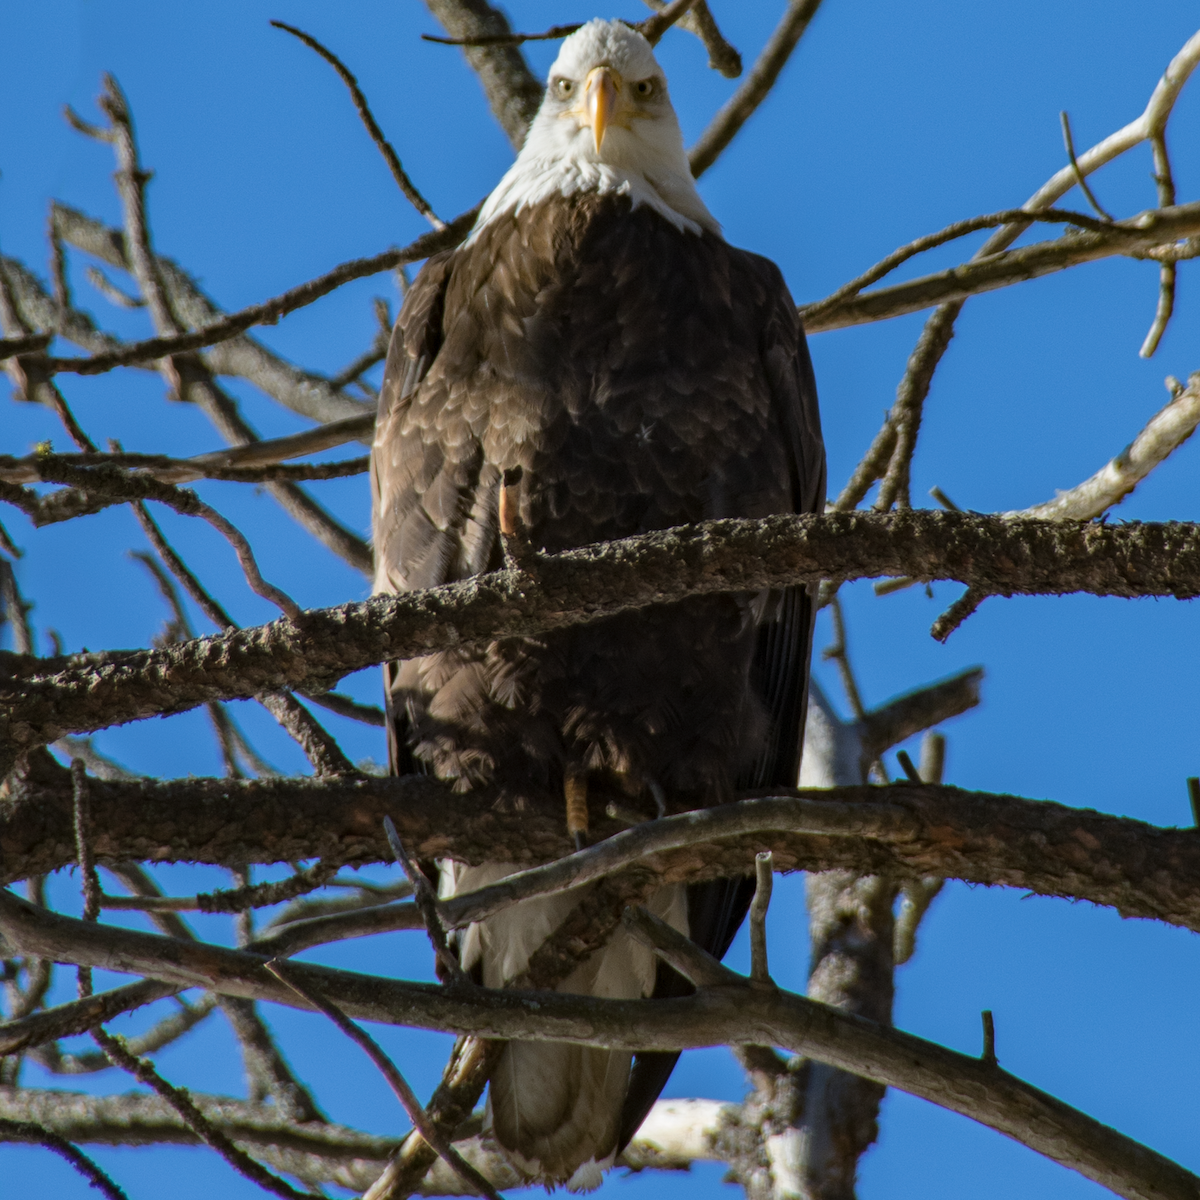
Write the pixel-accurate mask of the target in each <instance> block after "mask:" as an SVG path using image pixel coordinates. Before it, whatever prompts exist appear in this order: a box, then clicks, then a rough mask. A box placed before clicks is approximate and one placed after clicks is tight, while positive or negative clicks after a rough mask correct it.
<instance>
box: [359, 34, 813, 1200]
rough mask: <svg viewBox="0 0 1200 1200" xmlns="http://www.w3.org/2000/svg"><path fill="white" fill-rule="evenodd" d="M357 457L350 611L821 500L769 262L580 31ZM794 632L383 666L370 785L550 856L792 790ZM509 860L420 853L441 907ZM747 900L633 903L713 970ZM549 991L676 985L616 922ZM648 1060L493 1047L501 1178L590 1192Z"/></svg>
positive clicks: (486, 970) (804, 595) (800, 622)
mask: <svg viewBox="0 0 1200 1200" xmlns="http://www.w3.org/2000/svg"><path fill="white" fill-rule="evenodd" d="M371 462H372V467H371V469H372V490H373V510H374V518H373V526H374V529H373V532H374V542H375V557H376V575H375V590H376V591H377V592H390V593H395V592H402V591H408V590H411V589H416V588H426V587H434V586H436V585H439V584H444V583H447V582H450V581H452V580H459V579H464V578H467V577H469V576H472V575H476V574H479V573H481V572H485V571H491V570H495V569H497V568H500V567H501V566H502V565H503V561H504V558H503V544H502V539H501V526H502V525H503V524H511V525H513V526H516V525H518V524H519V525H523V527H524V529H525V530H526V531H527V533H528V536H529V537H530V538H531V539H532V541H533V544H534V545H535V546H537V547H539V548H540V549H542V550H544V551H547V552H550V553H553V552H556V551H561V550H566V549H569V548H572V547H577V546H583V545H587V544H590V543H594V542H604V541H608V540H611V539H614V538H623V537H628V536H630V535H633V534H638V533H642V532H645V531H647V530H654V529H665V528H669V527H671V526H676V525H684V524H688V523H691V522H696V521H704V520H708V519H710V518H718V517H765V516H767V515H769V514H772V513H792V512H817V511H820V510H821V508H822V507H823V505H824V492H825V460H824V450H823V445H822V441H821V430H820V422H819V418H818V414H817V402H816V388H815V384H814V382H813V376H812V368H811V365H810V362H809V358H808V351H807V349H806V347H805V341H804V334H803V331H802V330H801V327H800V323H799V320H798V318H797V315H796V308H795V305H794V303H793V302H792V298H791V296H790V295H789V293H788V289H787V287H786V285H785V284H784V281H783V278H782V276H781V274H780V272H779V270H778V268H777V267H776V266H775V265H774V264H773V263H771V262H769V261H768V260H766V259H764V258H761V257H759V256H758V255H756V254H751V253H749V252H747V251H745V250H738V249H735V248H734V247H732V246H730V245H729V244H728V243H727V242H726V241H725V239H724V238H723V237H722V235H721V229H720V226H719V225H718V224H717V222H716V220H714V218H713V217H712V215H711V214H710V213H709V211H708V209H707V208H706V207H705V205H704V202H703V201H702V200H701V198H700V195H699V193H698V192H697V190H696V186H695V183H694V182H693V179H692V175H691V172H690V170H689V168H688V160H687V156H686V154H685V152H684V147H683V138H682V135H681V133H680V129H679V123H678V120H677V119H676V116H675V112H674V109H673V108H672V106H671V101H670V98H669V95H668V92H667V81H666V78H665V76H664V74H663V71H662V69H661V67H660V66H659V65H658V63H657V61H656V60H655V57H654V53H653V51H652V49H651V47H650V45H649V43H648V42H647V41H646V39H645V38H644V37H643V36H642V35H641V34H640V33H638V32H636V31H635V30H633V29H631V28H630V27H628V26H626V25H624V24H622V23H620V22H618V21H601V20H596V21H592V22H590V23H589V24H587V25H584V26H583V27H582V28H580V29H579V30H578V31H577V32H575V33H574V34H572V35H571V36H570V37H569V38H567V39H566V41H565V42H564V43H563V45H562V50H561V53H560V54H559V56H558V58H557V60H556V61H555V63H554V66H553V67H552V68H551V70H550V76H549V82H548V86H547V89H546V95H545V98H544V100H543V102H542V105H541V108H540V110H539V112H538V114H537V117H536V118H535V120H534V122H533V124H532V125H531V127H530V130H529V134H528V137H527V139H526V142H525V145H524V147H523V149H522V150H521V153H520V155H519V157H518V158H517V160H516V162H515V164H514V165H513V167H512V169H511V170H510V171H509V172H508V173H507V174H506V175H505V176H504V178H503V179H502V180H501V181H500V183H499V185H498V186H497V187H496V189H495V191H494V192H493V193H492V194H491V196H490V197H489V198H488V199H487V201H486V202H485V204H484V205H483V208H482V209H481V211H480V214H479V218H478V221H477V222H476V224H475V227H474V229H473V230H472V232H471V234H470V236H469V237H468V238H467V240H466V241H465V242H464V243H463V244H462V245H461V246H459V247H458V248H456V249H454V250H451V251H448V252H445V253H442V254H438V255H435V256H434V257H432V258H431V259H429V261H428V262H427V263H426V264H425V266H424V268H423V269H422V271H421V273H420V275H419V276H418V278H417V280H416V282H415V283H414V285H413V287H412V289H411V290H410V292H409V294H408V297H407V299H406V300H405V303H404V307H403V309H402V311H401V313H400V317H399V319H398V321H397V322H396V327H395V331H394V333H393V335H392V341H391V347H390V350H389V353H388V358H387V366H386V371H385V377H384V383H383V387H382V389H381V391H380V396H379V418H378V423H377V426H376V433H375V442H374V447H373V451H372V460H371ZM506 532H511V529H509V530H506ZM812 613H813V608H812V600H811V596H810V595H809V593H808V592H807V591H806V590H804V589H802V588H791V589H784V590H781V591H778V592H773V593H764V594H761V595H733V596H717V597H712V596H710V597H702V598H700V597H694V598H691V599H688V600H685V601H682V602H680V603H677V604H671V605H667V606H662V607H658V608H653V609H649V610H644V611H639V612H633V613H629V614H625V615H620V616H616V617H610V618H608V619H605V620H601V621H597V622H595V623H593V624H589V625H584V626H579V627H576V628H572V629H568V630H563V631H557V632H553V633H548V634H545V635H543V636H540V637H523V638H505V639H503V640H499V641H496V642H493V643H491V644H490V645H487V646H485V647H470V648H467V649H464V650H462V651H446V652H441V653H437V654H432V655H429V656H427V657H424V658H419V659H410V660H408V661H404V662H395V663H391V664H389V665H388V666H387V667H386V669H385V671H386V673H385V679H386V687H387V701H388V711H389V725H390V728H389V744H390V758H391V768H392V770H393V771H394V772H396V773H400V774H404V773H410V772H413V771H421V772H427V773H430V774H432V775H435V776H437V777H439V778H442V779H446V780H449V781H453V782H454V784H455V785H456V786H457V787H459V788H460V789H462V790H467V789H477V788H482V789H488V790H489V792H490V794H493V795H494V796H495V797H496V803H497V804H498V805H503V806H507V807H508V809H509V810H510V811H534V810H539V811H541V810H544V809H545V807H546V806H551V807H553V808H554V810H555V811H556V812H558V813H561V812H562V809H563V805H564V801H565V804H566V809H567V820H568V827H569V829H570V831H571V832H572V833H574V834H575V835H576V837H577V839H578V840H582V839H584V838H585V837H586V829H587V821H588V816H587V814H588V811H589V809H590V810H591V812H592V813H593V814H595V813H600V812H604V811H605V807H606V805H607V804H611V803H616V804H618V805H619V806H620V808H621V809H623V810H624V811H626V812H629V811H631V810H632V811H633V812H636V813H637V814H638V816H639V817H641V818H643V819H647V820H649V819H653V817H654V816H655V814H656V813H659V812H662V811H665V810H669V811H683V810H690V809H696V808H702V807H705V806H708V805H712V804H716V803H721V802H724V801H728V800H730V799H731V798H732V797H733V796H734V795H735V794H736V793H737V792H738V791H740V790H745V789H749V788H756V787H767V786H770V785H784V786H791V785H794V784H795V783H796V779H797V772H798V767H799V758H800V750H801V743H802V734H803V721H804V713H805V703H806V699H805V697H806V683H807V677H808V658H809V650H810V645H811V639H812ZM516 869H518V868H517V867H516V866H515V865H514V864H512V863H505V862H497V863H485V864H482V865H476V866H471V867H465V866H463V865H461V864H450V863H447V864H444V865H443V868H442V886H443V892H444V894H448V893H452V892H455V891H458V892H461V891H464V890H470V889H473V888H476V887H479V886H482V885H484V884H486V883H488V882H491V881H493V880H495V879H498V878H500V877H503V876H504V875H506V874H509V873H511V872H512V871H514V870H516ZM749 887H750V884H749V882H748V881H746V880H729V881H717V882H715V883H708V884H702V885H697V886H692V887H688V888H684V887H682V886H675V887H667V888H664V889H662V891H661V892H660V893H659V894H658V895H656V896H655V897H654V898H653V900H652V901H651V907H652V908H653V909H654V910H655V911H656V912H658V913H659V914H660V915H662V916H663V917H664V918H665V919H667V920H669V921H670V922H671V923H672V924H674V925H675V926H676V927H677V928H679V929H681V930H683V931H684V932H687V933H688V934H689V935H690V936H691V937H692V938H693V939H694V940H695V941H696V942H697V943H699V944H700V945H702V946H704V947H705V948H707V949H708V950H709V951H711V952H713V953H714V954H717V955H721V954H724V952H725V950H726V949H727V948H728V946H729V943H730V941H731V940H732V938H733V935H734V934H735V932H736V931H737V928H738V926H739V925H740V923H741V921H742V918H743V917H744V915H745V911H746V908H747V905H748V902H749ZM579 899H580V893H579V892H578V891H575V892H568V893H563V894H561V895H558V896H553V897H550V898H548V899H545V900H540V901H535V902H527V903H525V904H522V905H518V906H516V907H515V908H511V909H509V910H507V911H506V912H503V913H501V914H498V915H497V916H495V917H493V918H491V919H489V920H487V921H485V922H483V923H482V924H481V925H478V926H473V927H471V928H470V929H469V930H468V931H466V934H465V936H464V937H463V938H462V940H461V943H460V954H461V958H462V962H463V965H464V967H465V968H467V969H468V970H470V971H473V972H474V973H475V974H476V977H477V978H479V979H480V980H481V981H482V982H483V983H484V984H485V985H487V986H489V987H503V986H505V985H507V984H510V983H512V982H513V981H514V980H516V979H518V978H519V977H520V976H521V974H522V973H523V972H524V970H525V969H526V966H527V964H528V962H529V958H530V955H531V954H532V953H533V952H534V951H535V950H536V949H537V947H538V946H539V945H540V944H541V943H542V941H543V940H544V939H545V938H546V937H547V936H548V935H550V934H551V933H552V932H553V931H554V930H555V928H557V927H558V926H559V925H560V924H561V923H562V921H563V920H564V918H565V917H566V916H567V915H568V913H569V912H570V911H571V910H572V909H573V908H574V907H575V905H576V904H578V902H579ZM560 990H563V991H569V992H576V993H588V994H593V995H601V996H609V997H624V998H633V997H643V996H649V995H659V996H664V995H672V994H674V995H678V994H681V993H682V992H683V991H686V990H687V985H686V984H685V983H684V982H683V981H682V980H681V979H680V978H679V977H678V976H676V975H674V973H673V972H671V971H669V970H668V969H666V968H664V967H658V968H657V969H656V967H655V963H654V960H653V958H652V957H651V955H650V953H649V952H648V951H646V950H645V949H644V948H642V947H641V946H639V945H637V944H636V943H634V942H633V941H632V939H630V938H629V936H628V935H627V934H625V933H624V932H618V933H617V935H616V936H615V937H614V938H613V939H612V941H611V942H610V943H609V945H608V946H607V947H606V948H605V949H603V950H601V951H598V952H597V953H595V954H594V955H593V956H592V957H591V959H590V960H589V961H587V962H586V963H584V964H583V965H582V966H580V967H579V968H578V969H576V971H575V972H574V974H572V975H571V976H570V977H569V978H568V979H566V980H565V981H564V982H563V983H562V984H561V989H560ZM677 1057H678V1056H677V1055H672V1054H662V1053H657V1054H644V1055H640V1056H638V1059H637V1061H636V1062H634V1063H632V1064H631V1058H630V1055H629V1054H627V1053H620V1052H610V1051H604V1050H596V1049H589V1048H584V1047H579V1046H571V1045H565V1044H560V1043H545V1042H542V1043H510V1044H509V1045H508V1046H507V1047H506V1048H505V1051H504V1053H503V1055H502V1057H501V1059H500V1062H499V1065H498V1066H497V1068H496V1070H495V1072H494V1074H493V1076H492V1079H491V1082H490V1089H489V1100H488V1119H489V1122H490V1128H491V1131H492V1134H493V1135H494V1137H495V1139H496V1140H497V1141H498V1142H499V1144H500V1145H501V1146H502V1147H503V1148H504V1149H505V1151H506V1152H507V1154H508V1155H509V1157H510V1158H511V1160H512V1162H513V1164H514V1166H516V1167H517V1168H519V1169H520V1170H521V1171H522V1172H523V1173H524V1174H525V1175H526V1177H527V1178H528V1179H530V1180H531V1181H537V1182H541V1183H544V1184H547V1185H554V1184H559V1183H566V1184H567V1186H568V1187H570V1188H572V1189H573V1190H582V1189H587V1188H591V1187H594V1186H596V1185H597V1184H598V1183H599V1181H600V1177H601V1173H602V1171H603V1170H604V1169H605V1168H606V1167H607V1166H609V1165H611V1163H612V1162H613V1159H614V1157H615V1155H616V1154H617V1153H618V1152H619V1150H620V1149H621V1148H622V1147H623V1146H624V1144H625V1143H626V1142H628V1140H629V1139H630V1138H631V1137H632V1136H633V1134H634V1133H635V1132H636V1130H637V1127H638V1125H639V1124H640V1123H641V1121H642V1119H643V1118H644V1117H645V1115H646V1113H647V1112H648V1111H649V1109H650V1106H651V1105H652V1104H653V1103H654V1100H655V1098H656V1097H657V1096H658V1094H659V1092H660V1091H661V1089H662V1087H663V1086H664V1084H665V1083H666V1080H667V1077H668V1075H669V1074H670V1072H671V1068H672V1066H673V1065H674V1063H675V1060H676V1058H677Z"/></svg>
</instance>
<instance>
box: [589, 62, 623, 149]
mask: <svg viewBox="0 0 1200 1200" xmlns="http://www.w3.org/2000/svg"><path fill="white" fill-rule="evenodd" d="M620 86H621V77H620V76H619V75H618V74H617V73H616V72H615V71H614V70H613V69H612V67H594V68H593V69H592V70H591V71H589V72H588V77H587V82H586V83H585V85H584V90H583V123H584V124H585V125H588V126H590V127H591V130H592V137H594V138H595V139H596V152H597V153H599V152H600V143H601V142H603V141H604V132H605V130H606V129H608V125H609V122H610V121H611V120H612V115H613V110H614V109H615V108H616V106H617V91H618V89H619V88H620Z"/></svg>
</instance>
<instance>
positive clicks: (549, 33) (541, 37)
mask: <svg viewBox="0 0 1200 1200" xmlns="http://www.w3.org/2000/svg"><path fill="white" fill-rule="evenodd" d="M580 28H581V25H580V24H579V22H576V23H575V24H573V25H551V26H550V28H549V29H547V30H544V31H543V32H542V33H480V34H476V35H475V36H473V37H461V38H453V37H438V36H437V35H436V34H432V33H423V34H421V41H423V42H436V43H437V44H438V45H439V46H520V45H523V44H524V43H525V42H552V41H556V40H557V39H558V38H565V37H570V36H571V34H573V33H574V32H575V30H577V29H580Z"/></svg>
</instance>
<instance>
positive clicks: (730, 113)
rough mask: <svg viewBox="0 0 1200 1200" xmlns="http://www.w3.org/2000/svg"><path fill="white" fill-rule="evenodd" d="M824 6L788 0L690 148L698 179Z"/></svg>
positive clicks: (758, 101)
mask: <svg viewBox="0 0 1200 1200" xmlns="http://www.w3.org/2000/svg"><path fill="white" fill-rule="evenodd" d="M820 7H821V0H788V6H787V11H786V12H785V13H784V14H783V17H782V19H781V20H780V22H779V24H778V26H776V28H775V32H774V33H772V34H771V37H770V39H769V40H768V41H767V44H766V45H765V46H764V47H763V49H762V52H761V53H760V54H759V56H758V59H757V60H756V61H755V63H754V66H753V67H751V68H750V74H749V75H747V76H746V78H745V81H744V82H743V83H742V85H741V87H739V88H738V90H737V91H736V92H734V94H733V96H732V97H731V98H730V99H729V101H728V102H727V103H726V104H725V106H724V107H723V108H722V109H721V110H720V112H718V113H717V115H716V116H715V117H713V119H712V121H711V122H709V126H708V128H707V129H706V130H705V131H704V132H703V133H702V134H701V135H700V138H699V140H698V141H697V142H696V144H695V145H694V146H693V147H692V148H691V150H690V151H689V153H688V158H689V159H690V160H691V164H692V174H693V175H694V176H695V177H696V178H697V179H699V178H700V176H701V175H703V174H704V172H705V171H707V170H708V168H709V167H711V166H712V165H713V163H714V162H716V161H717V158H718V157H719V156H720V154H721V151H722V150H724V149H725V147H726V146H728V145H729V143H730V142H731V141H733V139H734V137H736V136H737V133H738V131H739V130H740V129H741V128H742V126H743V125H745V123H746V122H747V121H748V120H749V119H750V117H751V116H752V115H753V114H754V111H755V109H757V108H758V106H759V105H760V104H761V103H762V102H763V101H764V100H765V99H766V98H767V96H768V94H769V93H770V91H771V89H772V88H773V87H774V86H775V81H776V80H777V79H778V78H779V73H780V72H781V71H782V70H783V68H784V66H785V65H786V64H787V61H788V59H789V58H791V56H792V51H793V50H795V48H796V45H797V43H798V42H799V41H800V39H801V38H802V37H803V36H804V32H805V30H806V29H808V25H809V22H810V21H811V20H812V19H813V17H814V16H816V14H817V9H818V8H820Z"/></svg>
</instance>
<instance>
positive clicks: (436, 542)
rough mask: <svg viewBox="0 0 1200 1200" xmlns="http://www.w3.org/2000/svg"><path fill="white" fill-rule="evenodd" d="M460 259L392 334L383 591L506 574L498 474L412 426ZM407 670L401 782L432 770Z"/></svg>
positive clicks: (377, 536)
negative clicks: (414, 744)
mask: <svg viewBox="0 0 1200 1200" xmlns="http://www.w3.org/2000/svg"><path fill="white" fill-rule="evenodd" d="M456 253H457V251H454V250H449V251H445V252H443V253H442V254H438V255H435V256H434V257H433V258H431V259H429V261H428V262H427V263H426V264H425V266H424V267H423V268H422V270H421V272H420V274H419V275H418V276H417V279H416V281H415V282H414V283H413V286H412V288H411V289H410V291H409V293H408V296H407V297H406V298H405V301H404V305H403V307H402V308H401V310H400V315H399V317H398V318H397V320H396V325H395V328H394V329H393V330H392V339H391V343H390V345H389V346H388V356H387V365H386V367H385V368H384V376H383V386H382V387H381V388H380V390H379V413H378V417H377V420H376V424H375V439H374V445H373V446H372V452H371V487H372V491H373V497H372V499H373V504H372V512H373V530H372V533H373V540H374V547H375V591H376V592H393V593H395V592H405V591H411V590H413V589H416V588H425V587H437V586H438V585H439V584H443V583H447V582H449V581H450V580H453V579H461V578H464V577H465V576H468V575H475V574H479V573H480V572H482V571H487V570H489V569H492V568H494V567H496V566H498V565H499V562H500V548H499V543H498V540H497V532H496V487H497V484H498V481H499V476H498V473H497V472H496V470H495V468H493V467H489V466H487V465H486V464H484V463H483V461H482V454H481V452H480V451H479V449H478V447H477V446H474V445H472V446H468V447H466V448H465V451H466V452H465V454H460V455H459V456H458V457H455V456H454V455H453V454H449V453H447V451H446V448H445V447H444V446H443V445H442V444H441V443H440V442H439V440H438V439H437V438H431V437H429V436H427V431H426V430H424V429H422V428H421V427H420V426H419V425H417V424H416V423H414V422H413V421H412V420H410V406H411V402H412V398H413V396H414V394H415V393H416V391H417V389H418V388H419V387H420V385H421V383H422V381H423V380H424V379H425V377H426V375H427V374H428V373H429V369H430V367H431V366H432V364H433V361H434V359H435V358H436V357H437V355H438V351H439V350H440V349H441V347H442V342H443V316H444V311H445V300H446V288H447V285H448V283H449V281H450V275H451V271H452V269H453V265H454V256H455V254H456ZM397 670H398V664H396V663H387V664H385V666H384V681H385V688H384V694H385V699H386V701H387V706H388V759H389V766H390V769H391V771H392V773H393V774H396V775H404V774H412V773H414V772H417V771H421V770H423V767H422V764H421V763H420V762H418V761H417V760H416V759H415V758H414V756H413V754H412V751H411V749H410V747H409V745H408V738H407V730H408V725H409V718H408V714H406V713H405V712H404V711H402V710H396V709H395V707H394V705H393V703H392V701H393V687H392V684H393V682H394V679H395V675H396V672H397Z"/></svg>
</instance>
